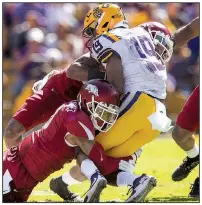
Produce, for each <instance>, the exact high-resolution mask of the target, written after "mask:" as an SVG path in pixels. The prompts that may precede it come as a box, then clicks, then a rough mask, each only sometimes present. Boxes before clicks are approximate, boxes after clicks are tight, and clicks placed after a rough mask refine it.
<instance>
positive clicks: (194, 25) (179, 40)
mask: <svg viewBox="0 0 202 205" xmlns="http://www.w3.org/2000/svg"><path fill="white" fill-rule="evenodd" d="M199 28H200V22H199V17H197V18H195V19H194V20H193V21H191V22H190V23H189V24H187V25H185V26H183V27H182V28H179V29H178V30H177V31H176V32H175V33H174V35H173V40H174V48H179V47H181V46H183V45H184V44H186V43H187V42H188V41H189V40H191V39H193V38H195V37H197V36H199V33H200V30H199Z"/></svg>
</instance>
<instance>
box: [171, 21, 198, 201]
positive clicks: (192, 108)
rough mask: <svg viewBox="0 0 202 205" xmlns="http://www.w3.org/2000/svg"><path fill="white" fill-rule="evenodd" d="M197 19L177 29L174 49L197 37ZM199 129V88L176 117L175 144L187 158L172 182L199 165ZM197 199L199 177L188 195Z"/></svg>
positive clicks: (179, 179) (183, 176)
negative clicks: (196, 134) (197, 136)
mask: <svg viewBox="0 0 202 205" xmlns="http://www.w3.org/2000/svg"><path fill="white" fill-rule="evenodd" d="M199 23H200V22H199V17H197V18H196V19H194V20H193V21H192V22H190V23H189V24H187V25H185V26H184V27H182V28H180V29H178V30H177V31H176V32H175V34H174V37H173V40H174V48H179V47H181V46H182V45H184V44H186V43H187V42H188V41H189V40H191V39H193V38H195V37H197V36H199V32H200V29H199V28H200V24H199ZM198 129H199V86H197V87H196V88H195V90H194V91H193V92H192V94H191V95H190V97H189V99H188V100H187V102H186V103H185V105H184V107H183V108H182V111H181V112H180V114H179V115H178V117H177V121H176V125H175V127H174V130H173V132H172V137H173V139H174V140H175V142H176V143H177V144H178V145H179V147H180V148H182V149H183V150H184V151H185V152H186V153H187V157H186V158H185V159H184V160H183V162H182V164H181V165H180V166H179V167H178V168H177V169H176V170H175V171H174V173H173V175H172V179H173V181H181V180H183V179H185V178H186V177H187V176H188V175H189V173H190V172H191V171H192V170H193V169H194V168H195V167H196V166H197V165H198V164H199V148H198V145H197V144H196V142H195V138H194V133H195V132H196V131H197V130H198ZM189 195H190V196H193V197H199V177H197V178H196V180H195V182H194V185H193V187H192V190H191V192H190V194H189Z"/></svg>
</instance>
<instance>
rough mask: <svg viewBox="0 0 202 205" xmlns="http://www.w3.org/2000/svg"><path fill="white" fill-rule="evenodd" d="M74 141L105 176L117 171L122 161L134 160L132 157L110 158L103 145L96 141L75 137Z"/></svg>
mask: <svg viewBox="0 0 202 205" xmlns="http://www.w3.org/2000/svg"><path fill="white" fill-rule="evenodd" d="M74 140H75V141H74V142H75V143H76V144H77V145H78V146H79V147H80V148H81V150H82V151H83V153H84V154H85V155H86V156H88V157H89V158H90V159H91V160H92V161H93V162H94V163H95V164H96V166H97V167H98V169H99V170H100V171H101V173H102V174H103V175H106V174H110V173H113V172H115V171H117V170H118V169H119V163H120V161H121V160H128V159H131V158H132V157H131V156H130V157H124V158H113V157H109V156H107V155H106V153H105V151H104V148H103V147H102V145H101V144H99V143H97V142H95V141H90V140H88V139H85V138H79V137H75V138H74ZM80 163H81V162H80Z"/></svg>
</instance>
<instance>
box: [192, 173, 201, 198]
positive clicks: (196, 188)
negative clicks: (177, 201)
mask: <svg viewBox="0 0 202 205" xmlns="http://www.w3.org/2000/svg"><path fill="white" fill-rule="evenodd" d="M189 196H190V197H196V198H199V196H200V194H199V177H197V178H196V179H195V181H194V183H193V184H192V185H191V191H190V193H189Z"/></svg>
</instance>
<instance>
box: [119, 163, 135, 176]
mask: <svg viewBox="0 0 202 205" xmlns="http://www.w3.org/2000/svg"><path fill="white" fill-rule="evenodd" d="M134 168H135V163H134V162H133V160H129V161H125V160H121V161H120V162H119V169H120V170H122V171H124V172H129V173H133V170H134Z"/></svg>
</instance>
